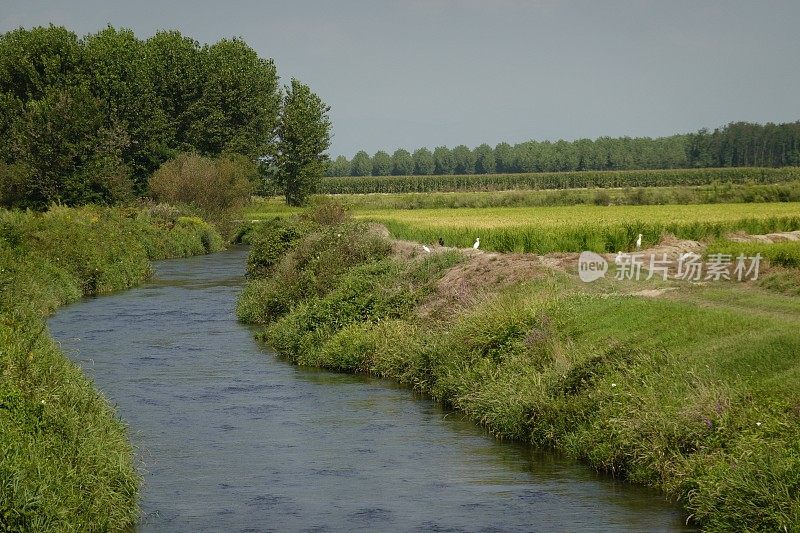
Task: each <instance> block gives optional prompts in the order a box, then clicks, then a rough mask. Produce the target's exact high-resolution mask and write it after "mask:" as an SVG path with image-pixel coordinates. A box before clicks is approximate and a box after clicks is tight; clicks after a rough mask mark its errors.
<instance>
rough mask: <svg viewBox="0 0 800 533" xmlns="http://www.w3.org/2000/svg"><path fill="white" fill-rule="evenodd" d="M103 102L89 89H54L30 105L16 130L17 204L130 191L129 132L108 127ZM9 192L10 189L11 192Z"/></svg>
mask: <svg viewBox="0 0 800 533" xmlns="http://www.w3.org/2000/svg"><path fill="white" fill-rule="evenodd" d="M106 124H107V122H106V119H105V114H104V109H103V104H102V102H100V100H98V99H97V98H95V97H93V96H92V95H91V94H90V93H89V91H88V90H87V89H86V87H81V86H78V87H70V88H66V89H56V88H53V89H49V90H48V91H46V92H45V94H44V96H43V97H42V98H41V99H39V100H32V101H30V102H28V103H27V104H26V105H25V108H24V110H23V112H22V115H21V116H20V118H19V120H17V121H15V122H14V125H13V130H12V131H11V144H12V150H11V156H12V159H13V160H14V163H13V164H12V165H11V167H12V168H11V169H10V175H13V176H14V185H13V186H14V188H15V190H17V191H20V192H22V196H21V197H19V198H17V201H16V205H18V206H20V207H32V208H36V209H43V208H46V207H47V206H48V205H49V204H50V203H52V202H59V203H67V204H81V203H89V202H94V203H114V202H115V201H119V200H122V199H124V198H126V197H128V196H129V195H130V192H131V186H130V181H129V173H130V170H129V169H128V167H127V166H126V165H125V164H124V163H123V160H122V152H123V150H124V149H125V147H126V146H127V144H128V142H129V141H128V138H127V135H126V134H125V132H124V131H123V130H121V129H119V128H118V127H116V126H115V125H111V127H107V126H106ZM5 195H6V196H8V193H6V194H5Z"/></svg>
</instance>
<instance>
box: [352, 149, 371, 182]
mask: <svg viewBox="0 0 800 533" xmlns="http://www.w3.org/2000/svg"><path fill="white" fill-rule="evenodd" d="M371 173H372V161H371V160H370V158H369V154H368V153H367V152H365V151H364V150H361V151H360V152H358V153H357V154H356V155H354V156H353V161H351V163H350V174H352V175H353V176H369V175H370V174H371Z"/></svg>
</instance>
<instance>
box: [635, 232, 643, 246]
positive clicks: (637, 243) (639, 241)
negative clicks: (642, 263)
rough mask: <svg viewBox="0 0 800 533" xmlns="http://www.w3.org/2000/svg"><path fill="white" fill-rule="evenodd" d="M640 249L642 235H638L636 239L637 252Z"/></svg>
mask: <svg viewBox="0 0 800 533" xmlns="http://www.w3.org/2000/svg"><path fill="white" fill-rule="evenodd" d="M641 247H642V234H641V233H640V234H639V238H638V239H636V249H637V250H638V249H639V248H641Z"/></svg>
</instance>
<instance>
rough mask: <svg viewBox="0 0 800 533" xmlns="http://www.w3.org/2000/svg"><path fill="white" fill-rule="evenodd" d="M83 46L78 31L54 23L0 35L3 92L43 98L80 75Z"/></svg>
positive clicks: (0, 83) (0, 86)
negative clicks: (75, 32) (52, 89)
mask: <svg viewBox="0 0 800 533" xmlns="http://www.w3.org/2000/svg"><path fill="white" fill-rule="evenodd" d="M82 62H83V50H82V47H81V43H80V42H79V41H78V37H77V35H75V34H74V33H73V32H71V31H69V30H67V29H66V28H63V27H59V26H53V25H52V24H51V25H50V26H48V27H46V28H43V27H38V28H33V29H30V30H26V29H23V28H20V29H17V30H13V31H10V32H8V33H5V34H3V35H2V36H0V93H10V94H12V95H13V96H14V97H16V98H17V99H19V100H20V101H23V102H27V101H28V100H38V99H40V98H43V97H44V95H45V92H47V90H48V89H51V88H54V87H55V88H60V89H63V88H66V87H68V86H69V85H72V84H74V83H76V82H77V80H78V79H79V78H80V76H79V69H80V66H81V64H82Z"/></svg>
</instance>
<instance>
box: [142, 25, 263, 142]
mask: <svg viewBox="0 0 800 533" xmlns="http://www.w3.org/2000/svg"><path fill="white" fill-rule="evenodd" d="M144 54H145V57H146V64H147V71H148V75H149V78H150V82H151V83H152V85H153V89H154V91H155V92H156V95H157V97H158V98H159V101H160V105H161V108H162V110H163V112H164V114H165V116H166V120H167V123H168V127H169V138H170V141H171V143H170V148H171V149H173V150H177V151H186V150H188V151H194V150H200V149H201V146H194V145H193V144H192V141H191V140H190V138H189V131H190V129H191V128H192V122H193V117H192V115H191V113H190V112H189V110H190V109H191V108H192V106H193V105H195V104H196V102H197V101H198V100H199V99H200V96H201V95H202V94H203V88H204V79H205V77H206V72H205V68H204V67H205V64H204V61H203V60H204V55H203V54H204V52H203V51H202V49H201V48H200V45H199V44H198V43H197V41H195V40H193V39H191V38H189V37H184V36H183V35H181V33H180V32H179V31H177V30H172V31H161V32H158V33H156V34H155V35H154V36H152V37H150V38H149V39H148V40H147V41H145V42H144ZM196 111H197V110H196V109H195V112H196ZM265 134H266V135H269V132H265ZM262 155H263V154H262Z"/></svg>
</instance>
